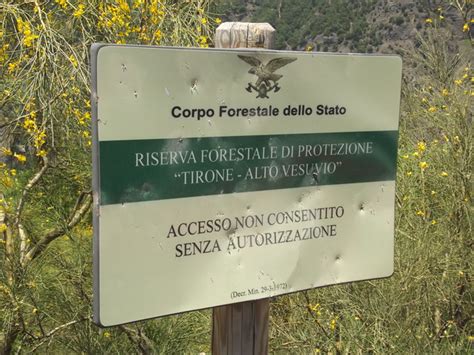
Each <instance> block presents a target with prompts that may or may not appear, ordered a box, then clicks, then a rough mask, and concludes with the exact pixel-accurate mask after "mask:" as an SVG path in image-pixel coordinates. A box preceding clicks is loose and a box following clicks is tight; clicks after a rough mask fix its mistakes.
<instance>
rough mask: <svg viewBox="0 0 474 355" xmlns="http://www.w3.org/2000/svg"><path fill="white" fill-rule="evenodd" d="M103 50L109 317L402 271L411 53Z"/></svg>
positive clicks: (101, 232)
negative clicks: (400, 213)
mask: <svg viewBox="0 0 474 355" xmlns="http://www.w3.org/2000/svg"><path fill="white" fill-rule="evenodd" d="M92 57H93V65H92V74H93V85H94V87H93V101H94V107H93V111H94V112H93V118H94V121H93V122H94V147H93V148H94V159H93V160H94V174H93V176H94V199H95V200H94V201H95V210H94V293H95V294H94V314H95V320H96V322H98V323H99V324H101V325H104V326H109V325H116V324H121V323H126V322H131V321H136V320H140V319H146V318H151V317H157V316H162V315H167V314H173V313H178V312H185V311H190V310H195V309H202V308H207V307H212V306H217V305H223V304H228V303H232V302H242V301H248V300H254V299H259V298H266V297H270V296H275V295H280V294H284V293H290V292H295V291H299V290H304V289H309V288H313V287H320V286H325V285H331V284H338V283H342V282H349V281H356V280H365V279H373V278H379V277H386V276H389V275H391V274H392V272H393V231H394V196H395V173H396V155H397V139H398V116H399V100H400V81H401V60H400V58H399V57H396V56H366V55H331V54H315V53H300V52H298V53H296V52H280V51H262V50H258V51H257V50H240V49H239V50H213V49H207V50H201V49H184V48H158V47H144V46H118V45H95V46H94V47H93V48H92Z"/></svg>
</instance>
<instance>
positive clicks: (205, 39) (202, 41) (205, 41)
mask: <svg viewBox="0 0 474 355" xmlns="http://www.w3.org/2000/svg"><path fill="white" fill-rule="evenodd" d="M199 43H200V44H206V43H207V37H206V36H199Z"/></svg>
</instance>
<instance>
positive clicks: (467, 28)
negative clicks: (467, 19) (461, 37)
mask: <svg viewBox="0 0 474 355" xmlns="http://www.w3.org/2000/svg"><path fill="white" fill-rule="evenodd" d="M462 31H463V32H468V31H469V24H467V23H465V24H464V26H462Z"/></svg>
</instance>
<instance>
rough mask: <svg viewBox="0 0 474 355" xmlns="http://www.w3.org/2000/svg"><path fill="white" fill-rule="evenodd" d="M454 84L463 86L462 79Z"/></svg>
mask: <svg viewBox="0 0 474 355" xmlns="http://www.w3.org/2000/svg"><path fill="white" fill-rule="evenodd" d="M454 83H455V84H456V85H461V84H462V80H461V79H458V80H454Z"/></svg>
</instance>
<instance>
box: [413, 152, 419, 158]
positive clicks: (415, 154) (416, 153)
mask: <svg viewBox="0 0 474 355" xmlns="http://www.w3.org/2000/svg"><path fill="white" fill-rule="evenodd" d="M412 155H413V156H414V157H419V156H420V153H418V152H414V153H412Z"/></svg>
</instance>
